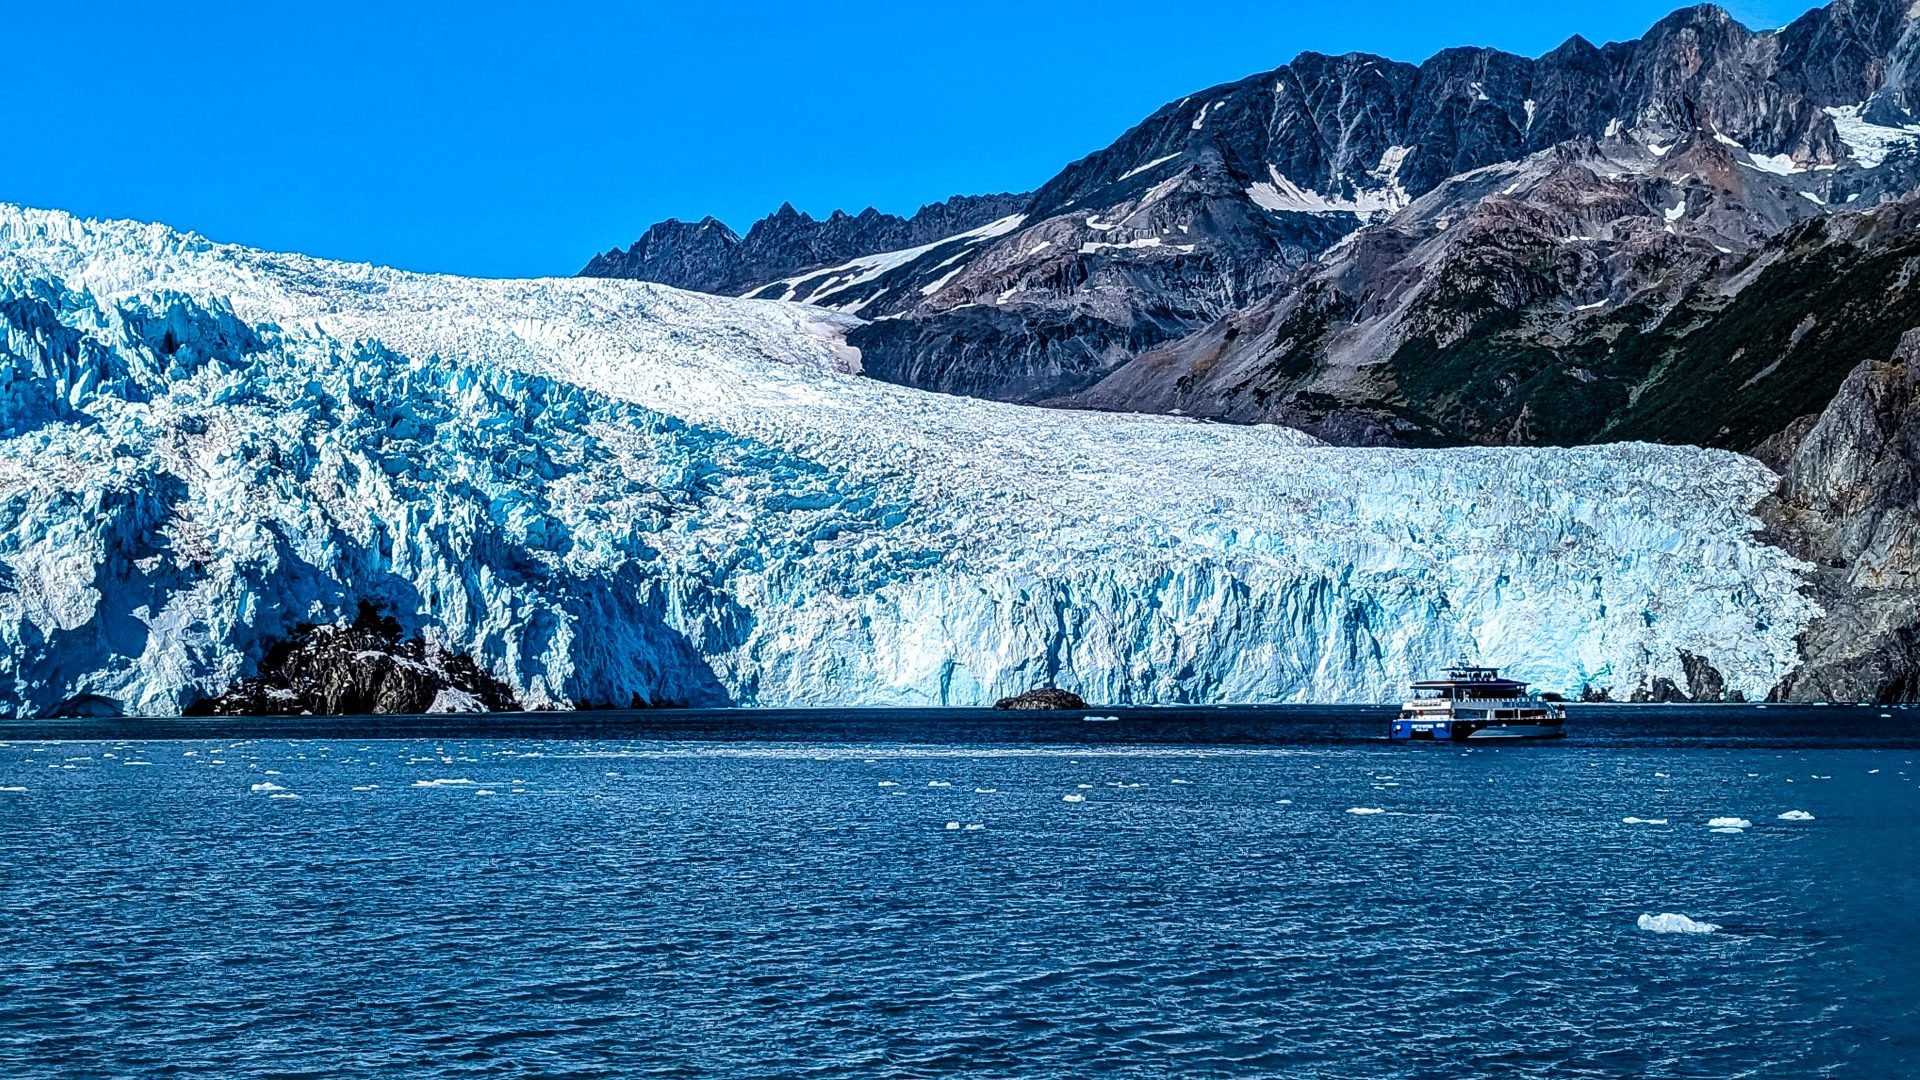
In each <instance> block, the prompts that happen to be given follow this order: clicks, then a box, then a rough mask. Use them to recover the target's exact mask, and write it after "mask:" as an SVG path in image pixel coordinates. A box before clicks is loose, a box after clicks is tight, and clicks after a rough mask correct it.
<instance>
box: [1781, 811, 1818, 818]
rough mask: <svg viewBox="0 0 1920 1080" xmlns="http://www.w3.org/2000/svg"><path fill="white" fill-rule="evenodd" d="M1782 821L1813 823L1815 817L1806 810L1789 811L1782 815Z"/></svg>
mask: <svg viewBox="0 0 1920 1080" xmlns="http://www.w3.org/2000/svg"><path fill="white" fill-rule="evenodd" d="M1780 820H1781V821H1812V820H1813V815H1812V814H1809V813H1807V812H1806V811H1805V810H1789V811H1787V812H1786V813H1784V814H1781V815H1780Z"/></svg>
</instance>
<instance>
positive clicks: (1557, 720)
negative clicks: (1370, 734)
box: [1387, 716, 1567, 742]
mask: <svg viewBox="0 0 1920 1080" xmlns="http://www.w3.org/2000/svg"><path fill="white" fill-rule="evenodd" d="M1566 725H1567V721H1566V719H1565V718H1564V717H1554V716H1548V717H1540V718H1538V719H1533V718H1528V719H1524V720H1445V719H1432V720H1419V719H1408V718H1405V717H1402V718H1400V719H1398V720H1395V721H1394V722H1393V725H1392V727H1391V728H1389V729H1388V732H1387V737H1388V738H1389V739H1392V740H1393V741H1395V742H1468V741H1472V742H1494V741H1496V740H1498V741H1506V742H1511V741H1515V740H1521V739H1559V738H1564V737H1565V736H1566V734H1567V730H1566Z"/></svg>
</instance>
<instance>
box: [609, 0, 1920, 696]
mask: <svg viewBox="0 0 1920 1080" xmlns="http://www.w3.org/2000/svg"><path fill="white" fill-rule="evenodd" d="M1916 15H1920V9H1916V8H1914V7H1913V6H1912V5H1910V4H1909V3H1907V2H1905V0H1898V2H1895V0H1835V2H1834V3H1832V4H1829V5H1828V6H1826V7H1823V8H1819V9H1816V10H1813V11H1810V12H1808V13H1807V14H1805V15H1804V16H1802V17H1801V18H1799V19H1797V20H1795V21H1794V22H1792V23H1791V24H1790V25H1788V26H1786V27H1783V28H1781V29H1779V30H1769V31H1756V30H1752V29H1749V28H1747V27H1745V26H1743V25H1741V24H1740V23H1739V22H1738V21H1737V20H1736V19H1734V18H1733V17H1732V16H1731V15H1729V14H1728V13H1727V12H1726V11H1724V10H1722V9H1720V8H1718V7H1713V6H1698V7H1691V8H1687V9H1684V10H1681V11H1677V12H1675V13H1674V14H1672V15H1670V16H1668V17H1667V18H1665V19H1662V20H1661V21H1659V22H1658V23H1656V24H1655V25H1654V26H1652V27H1651V28H1650V29H1649V30H1648V31H1647V33H1646V34H1644V35H1643V36H1642V37H1640V38H1639V39H1637V40H1634V41H1628V42H1614V43H1608V44H1605V45H1595V44H1592V43H1591V42H1589V41H1587V40H1585V39H1583V38H1579V37H1575V38H1573V39H1571V40H1569V41H1567V42H1566V43H1565V44H1563V45H1561V46H1560V47H1559V48H1556V49H1554V50H1553V51H1551V52H1549V53H1546V54H1545V55H1543V56H1540V57H1537V58H1533V57H1524V56H1517V55H1514V54H1511V53H1506V52H1502V51H1499V50H1494V49H1485V48H1470V47H1469V48H1453V49H1447V50H1445V51H1443V52H1440V53H1438V54H1437V55H1435V56H1433V57H1431V58H1430V59H1428V60H1426V61H1425V62H1423V63H1420V64H1411V63H1404V62H1399V61H1394V60H1390V59H1387V58H1384V57H1379V56H1371V55H1366V54H1360V53H1350V54H1347V55H1343V56H1326V55H1321V54H1318V53H1304V54H1301V55H1300V56H1298V57H1295V58H1294V59H1293V60H1292V61H1290V62H1288V63H1287V64H1285V65H1282V66H1281V67H1279V68H1276V69H1274V70H1273V71H1270V72H1266V73H1263V74H1260V75H1256V76H1253V77H1250V78H1246V79H1242V80H1240V81H1238V82H1233V83H1228V84H1224V85H1220V86H1216V87H1213V88H1210V89H1206V90H1203V91H1199V92H1196V93H1194V94H1191V95H1188V96H1186V97H1184V98H1182V99H1180V100H1178V101H1175V102H1172V103H1170V104H1168V105H1166V106H1165V107H1163V108H1161V109H1159V110H1157V111H1156V112H1154V113H1153V114H1152V115H1151V116H1149V117H1147V118H1146V119H1145V120H1143V121H1142V122H1141V123H1140V124H1138V125H1136V126H1135V127H1134V128H1132V129H1131V130H1129V131H1127V132H1126V133H1125V134H1123V135H1122V136H1121V137H1120V138H1119V139H1117V140H1116V141H1115V142H1114V143H1113V144H1112V145H1110V146H1108V147H1106V148H1104V149H1102V150H1099V151H1097V152H1095V153H1093V154H1090V155H1088V156H1087V157H1085V158H1083V159H1081V160H1079V161H1077V162H1073V163H1072V164H1070V165H1067V166H1066V167H1065V168H1064V169H1062V170H1061V171H1060V172H1059V173H1058V174H1057V175H1056V176H1054V177H1053V178H1052V179H1051V180H1049V181H1048V182H1047V183H1045V184H1043V185H1042V186H1041V187H1040V188H1039V189H1038V190H1036V191H1034V192H1032V193H1030V194H1029V195H1026V196H1021V197H1012V196H1004V195H1002V196H991V197H987V198H984V199H976V200H965V199H954V200H950V201H949V202H948V203H946V204H938V205H939V206H942V207H948V208H952V207H960V208H962V209H964V210H967V211H971V212H969V213H964V214H960V215H957V216H956V214H955V213H954V212H953V211H952V210H951V209H948V210H946V211H945V212H943V213H941V214H937V215H933V216H930V217H929V216H928V211H922V214H921V215H919V216H916V218H914V219H912V220H913V221H916V222H917V221H920V220H921V219H922V217H927V219H928V220H929V221H933V222H940V223H945V224H948V225H950V226H951V227H952V229H953V231H952V232H950V233H947V234H946V235H944V236H939V237H935V236H932V235H931V233H932V232H938V231H940V230H939V229H938V228H934V229H929V230H922V231H921V232H920V233H919V234H917V235H913V236H911V237H910V239H911V241H912V242H911V243H909V242H905V241H904V240H903V241H899V242H895V241H893V240H891V239H885V240H883V239H882V236H883V234H884V235H885V236H887V237H893V236H904V235H905V232H904V231H903V229H902V227H901V226H900V225H899V224H895V223H899V222H901V220H902V219H898V218H894V219H891V223H889V225H888V227H887V228H886V229H880V228H855V227H853V225H852V223H854V222H858V221H861V220H863V219H864V220H869V221H873V222H878V221H879V220H880V219H881V218H883V217H884V215H878V214H876V213H874V212H872V211H869V212H868V213H867V214H863V215H860V216H859V217H853V218H849V217H847V216H845V215H836V216H835V217H834V218H833V219H831V220H830V221H829V222H812V221H810V219H807V218H805V217H804V215H798V214H796V213H794V212H793V211H792V210H791V208H790V207H788V208H783V209H782V211H781V213H780V214H777V215H775V217H773V218H770V219H768V220H767V221H765V222H762V223H760V224H759V225H756V226H755V227H754V229H753V230H751V231H750V232H749V239H748V242H746V243H736V244H735V245H734V246H733V247H731V248H725V249H724V250H725V251H726V252H728V254H727V255H726V257H725V259H724V260H723V264H715V265H714V266H713V267H709V266H707V265H706V262H705V260H704V259H695V258H694V257H693V256H692V254H691V252H693V251H694V250H695V247H694V245H695V244H703V245H707V246H706V247H705V248H702V249H701V250H709V249H712V250H721V249H718V248H714V247H713V244H714V241H713V240H711V239H700V240H689V241H685V242H683V241H682V240H681V239H680V238H681V237H682V236H683V235H686V234H688V233H689V231H691V232H692V233H696V234H698V235H699V236H702V237H708V236H711V235H712V234H713V233H714V232H715V231H716V230H723V227H720V226H718V223H713V222H706V223H702V224H701V225H699V226H681V225H677V224H676V223H666V224H664V225H661V226H656V227H655V228H654V229H653V230H650V231H649V232H648V234H647V238H646V239H643V241H642V242H641V243H640V244H639V245H636V248H635V249H633V250H632V251H629V252H627V253H624V254H622V253H609V254H608V255H606V256H601V257H599V258H596V259H595V260H594V262H593V264H591V265H589V267H588V268H587V270H586V271H585V272H586V273H587V274H590V275H603V274H604V275H613V276H630V277H642V278H648V279H652V280H666V281H670V282H671V283H673V284H678V285H682V286H684V287H689V288H696V289H709V290H711V291H721V292H726V293H729V294H734V295H741V296H747V297H757V298H768V299H783V300H794V301H802V302H806V303H811V304H816V305H820V306H823V307H827V308H830V309H833V310H835V311H838V312H842V313H846V314H850V315H854V316H856V317H858V318H859V319H860V320H861V322H860V323H859V324H858V325H856V326H854V328H853V329H852V330H851V331H850V332H849V334H848V337H847V341H848V343H849V344H850V345H852V346H853V347H855V348H857V349H858V350H859V351H860V355H861V369H862V371H863V372H864V373H865V374H866V375H868V376H870V377H873V378H877V379H881V380H886V381H890V382H897V383H901V384H905V385H908V386H915V387H921V388H924V389H931V390H938V391H943V392H947V393H953V394H962V395H968V396H974V397H984V398H991V399H997V400H1005V401H1015V402H1027V403H1037V404H1046V405H1056V406H1068V407H1074V408H1083V409H1100V410H1110V411H1117V412H1157V413H1170V414H1183V415H1187V416H1193V417H1202V418H1209V419H1215V420H1222V421H1229V422H1236V423H1273V424H1280V425H1285V426H1288V427H1293V428H1298V429H1300V430H1303V431H1306V432H1309V433H1311V434H1313V435H1314V436H1316V437H1318V438H1321V439H1324V440H1327V441H1329V442H1332V443H1336V444H1345V445H1374V446H1408V447H1446V446H1469V445H1563V446H1571V445H1582V444H1589V443H1609V442H1618V441H1628V440H1644V441H1650V442H1661V443H1672V444H1688V445H1699V446H1710V447H1720V448H1726V449H1731V450H1735V451H1739V452H1742V453H1747V454H1751V455H1754V456H1756V457H1758V458H1760V459H1761V460H1762V461H1764V462H1766V463H1767V464H1768V465H1769V466H1771V467H1773V468H1776V469H1779V470H1782V471H1783V473H1784V475H1785V479H1784V480H1783V482H1782V490H1781V492H1780V495H1779V498H1778V499H1776V500H1775V501H1774V502H1773V503H1771V504H1770V505H1771V506H1772V507H1773V508H1774V509H1775V510H1776V511H1780V512H1779V513H1777V514H1776V516H1775V517H1773V518H1771V519H1770V521H1769V523H1770V526H1772V527H1775V528H1777V529H1779V530H1781V531H1780V534H1779V536H1780V541H1781V543H1783V544H1785V545H1787V546H1788V547H1790V548H1794V549H1796V550H1802V551H1806V552H1810V553H1814V554H1815V555H1816V556H1818V557H1817V558H1816V561H1819V560H1820V559H1821V558H1824V560H1825V563H1826V564H1832V563H1835V562H1839V563H1842V564H1845V566H1844V567H1836V566H1833V565H1827V566H1826V569H1827V570H1830V571H1831V570H1837V569H1844V570H1845V572H1843V573H1838V574H1837V575H1836V574H1831V573H1826V574H1824V576H1825V578H1828V579H1831V580H1830V581H1829V582H1828V587H1827V591H1826V593H1825V594H1824V595H1823V603H1824V604H1825V606H1826V607H1827V608H1828V610H1829V612H1830V615H1829V620H1828V624H1823V625H1830V626H1831V627H1849V628H1851V630H1850V631H1849V633H1852V634H1853V635H1854V636H1855V637H1858V636H1860V635H1862V634H1864V635H1865V638H1866V639H1870V641H1871V642H1872V644H1871V645H1867V644H1861V643H1859V642H1854V643H1853V644H1841V639H1842V638H1845V637H1847V636H1848V635H1847V634H1843V633H1840V632H1839V631H1837V630H1831V631H1829V632H1827V633H1826V636H1824V637H1823V636H1822V635H1821V633H1819V632H1813V633H1812V637H1810V639H1809V641H1810V642H1811V644H1809V645H1808V648H1809V649H1818V648H1827V649H1829V650H1830V651H1831V650H1839V652H1838V653H1835V654H1834V655H1839V654H1841V653H1844V654H1846V655H1848V656H1856V658H1857V657H1861V656H1871V657H1875V658H1877V659H1874V660H1873V661H1872V662H1871V663H1866V664H1865V666H1864V667H1859V665H1856V667H1857V668H1858V669H1859V670H1863V671H1864V670H1872V671H1877V672H1880V674H1881V675H1882V676H1884V677H1883V678H1879V681H1878V682H1876V683H1874V684H1873V685H1871V686H1867V685H1865V683H1866V682H1867V681H1870V680H1868V679H1867V676H1865V675H1862V676H1861V685H1860V686H1856V687H1854V688H1853V689H1855V690H1859V691H1860V692H1861V693H1862V694H1864V695H1865V696H1870V697H1871V696H1880V695H1883V694H1892V695H1895V696H1898V695H1900V694H1903V693H1909V694H1910V693H1911V685H1912V681H1913V679H1914V677H1915V676H1914V674H1913V672H1914V671H1915V670H1916V668H1915V666H1914V665H1913V663H1912V658H1913V654H1914V652H1915V646H1914V644H1913V642H1914V640H1915V638H1916V635H1920V593H1916V592H1912V591H1909V586H1910V585H1911V581H1910V572H1911V569H1913V567H1912V563H1913V562H1914V559H1913V554H1912V552H1913V550H1914V548H1915V546H1916V542H1915V538H1914V535H1913V533H1912V530H1911V529H1910V528H1908V527H1907V525H1906V524H1905V518H1904V517H1903V516H1901V515H1899V514H1895V515H1893V518H1891V519H1889V518H1887V516H1886V514H1885V511H1886V509H1887V507H1888V506H1891V505H1894V504H1897V503H1898V495H1899V493H1901V492H1903V491H1905V490H1906V489H1905V488H1903V487H1902V484H1904V483H1906V481H1905V480H1904V479H1901V477H1903V476H1906V475H1908V473H1903V472H1902V469H1903V468H1907V466H1904V465H1901V464H1900V462H1902V461H1907V462H1910V460H1911V458H1910V456H1909V457H1906V458H1903V457H1901V455H1903V454H1908V453H1909V451H1908V450H1907V449H1905V444H1903V443H1901V442H1900V440H1899V439H1898V438H1894V437H1893V436H1892V435H1886V436H1885V438H1878V437H1876V439H1870V440H1868V441H1869V442H1872V443H1873V446H1872V447H1871V448H1869V449H1862V448H1861V447H1859V446H1855V447H1854V448H1853V451H1851V452H1850V455H1842V456H1846V457H1849V460H1851V456H1856V455H1858V454H1866V455H1867V456H1868V457H1870V458H1872V460H1874V461H1875V462H1878V463H1879V464H1878V465H1875V466H1873V467H1866V466H1860V465H1859V463H1858V462H1857V461H1855V462H1854V463H1853V464H1852V465H1850V466H1848V468H1851V469H1853V470H1854V471H1855V472H1857V473H1859V474H1860V475H1859V477H1857V478H1856V479H1855V481H1854V482H1855V483H1856V486H1858V485H1860V484H1864V485H1867V486H1868V487H1869V488H1870V489H1871V490H1872V492H1873V494H1870V495H1861V494H1860V493H1859V492H1853V493H1851V494H1846V495H1842V496H1838V497H1832V498H1821V499H1813V500H1811V502H1808V501H1807V500H1806V498H1805V496H1806V493H1807V492H1809V491H1814V490H1827V489H1831V488H1832V487H1833V486H1834V485H1835V484H1836V483H1839V480H1838V479H1837V478H1836V477H1835V476H1834V475H1832V474H1831V471H1830V470H1832V469H1834V468H1836V467H1837V466H1835V464H1834V460H1835V459H1834V455H1833V453H1832V452H1831V445H1832V444H1831V443H1830V442H1829V443H1823V444H1822V445H1823V446H1827V447H1828V450H1827V451H1823V454H1824V455H1825V456H1822V455H1820V454H1816V455H1814V456H1813V457H1812V458H1809V457H1808V456H1807V454H1806V453H1805V452H1804V448H1803V447H1802V441H1803V440H1805V439H1806V438H1807V437H1808V433H1809V432H1810V431H1816V430H1817V431H1825V432H1828V434H1829V437H1831V436H1832V432H1833V431H1834V429H1835V426H1836V424H1838V423H1839V422H1838V421H1835V420H1833V417H1835V416H1851V417H1856V418H1858V417H1878V418H1879V419H1878V420H1877V421H1875V422H1876V423H1879V424H1880V425H1881V426H1882V427H1883V428H1885V429H1886V431H1888V432H1900V431H1904V430H1906V429H1905V427H1904V426H1903V425H1905V424H1906V423H1908V422H1909V421H1908V419H1903V418H1910V411H1907V410H1909V409H1910V406H1909V405H1908V404H1907V403H1901V402H1894V401H1893V400H1892V398H1889V397H1886V396H1885V395H1882V397H1881V398H1876V399H1875V400H1876V402H1877V404H1875V405H1873V406H1871V407H1869V406H1868V405H1866V404H1863V403H1862V401H1861V400H1859V394H1857V393H1852V392H1843V391H1847V388H1848V387H1854V388H1856V389H1857V388H1858V387H1860V386H1865V385H1875V386H1878V385H1883V384H1887V383H1886V379H1887V377H1886V376H1885V375H1884V372H1882V373H1881V374H1880V375H1875V374H1874V372H1875V371H1880V370H1881V369H1888V370H1901V371H1905V370H1908V369H1909V368H1910V365H1911V350H1910V349H1905V348H1904V347H1903V346H1902V342H1903V340H1906V337H1907V334H1908V331H1911V330H1914V329H1915V328H1920V289H1916V288H1914V287H1913V283H1912V278H1913V274H1914V271H1915V270H1916V268H1920V194H1916V189H1920V112H1917V110H1920V64H1917V63H1916V59H1917V58H1920V22H1916ZM930 209H933V208H930ZM756 234H758V235H760V236H761V237H762V240H761V242H760V244H759V245H757V246H753V247H752V251H751V253H750V254H749V253H748V251H747V249H748V247H749V246H750V245H752V242H753V237H754V236H755V235H756ZM725 235H727V236H731V234H730V233H727V234H725ZM783 236H785V237H791V238H792V239H791V240H790V241H784V242H776V238H779V237H783ZM823 237H831V238H832V241H831V242H828V243H823V242H820V238H823ZM769 245H772V246H769ZM635 252H638V255H637V256H636V255H635ZM735 253H737V254H735ZM694 263H698V264H700V265H698V266H697V267H691V268H690V265H691V264H694ZM673 274H678V275H680V276H678V277H672V276H670V275H673ZM702 275H704V276H702ZM1887 385H1904V384H1900V383H1899V382H1898V380H1895V381H1894V382H1893V383H1891V384H1887ZM1860 393H1864V391H1860ZM1895 396H1897V395H1895ZM1876 410H1877V411H1876ZM1863 422H1864V421H1863ZM1876 440H1877V441H1876ZM1843 471H1844V470H1843ZM1909 472H1910V469H1909ZM1796 493H1797V494H1796ZM1796 500H1797V501H1796ZM1787 506H1794V507H1798V508H1799V509H1798V510H1797V511H1796V512H1794V513H1786V512H1785V511H1784V510H1781V509H1780V508H1782V507H1787ZM1862 515H1866V517H1865V518H1863V517H1862ZM1868 519H1871V520H1868ZM1838 534H1847V535H1855V534H1861V535H1873V536H1876V537H1878V539H1877V540H1876V541H1875V542H1874V543H1873V544H1870V545H1866V546H1864V547H1860V546H1859V545H1856V544H1849V543H1838V546H1837V547H1836V546H1835V543H1836V541H1834V539H1833V538H1834V536H1836V535H1838ZM1856 539H1857V536H1856ZM1842 549H1845V550H1844V551H1843V550H1842ZM1859 560H1865V568H1864V569H1862V568H1861V567H1860V566H1856V565H1855V564H1856V562H1858V561H1859ZM1823 573H1824V572H1823ZM1865 613H1873V614H1871V615H1869V614H1865ZM1862 620H1864V621H1862ZM1816 629H1817V628H1816ZM1902 635H1904V636H1902ZM1816 639H1817V640H1816ZM1821 641H1824V642H1826V644H1825V645H1820V644H1819V642H1821ZM1903 657H1904V658H1905V659H1902V658H1903ZM1902 672H1904V673H1905V674H1901V673H1902ZM1902 679H1905V680H1907V681H1906V682H1905V683H1903V682H1902ZM1903 685H1905V686H1907V687H1909V689H1908V690H1906V691H1902V690H1900V689H1899V688H1900V687H1901V686H1903Z"/></svg>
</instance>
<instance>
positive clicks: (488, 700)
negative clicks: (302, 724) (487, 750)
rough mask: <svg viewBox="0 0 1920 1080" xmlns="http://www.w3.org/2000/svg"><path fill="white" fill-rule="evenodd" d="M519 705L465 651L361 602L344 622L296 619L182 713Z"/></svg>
mask: <svg viewBox="0 0 1920 1080" xmlns="http://www.w3.org/2000/svg"><path fill="white" fill-rule="evenodd" d="M518 708H520V704H519V703H518V702H517V701H515V700H514V697H513V692H512V690H511V689H509V688H508V687H507V686H506V685H505V684H504V683H502V682H500V681H499V680H498V679H495V678H494V677H493V676H491V675H489V674H487V673H486V672H484V671H481V670H480V668H479V667H478V666H477V665H475V664H474V662H473V659H472V658H471V657H469V656H465V655H454V654H448V653H445V652H442V651H441V650H440V649H438V648H437V647H435V646H434V645H432V644H431V643H429V642H427V641H425V640H423V639H421V638H420V637H417V636H415V637H411V638H407V637H403V636H402V633H401V629H400V624H399V623H398V622H396V621H395V620H394V619H393V618H392V617H391V616H387V615H382V614H381V613H380V611H379V609H378V608H376V607H374V606H373V605H372V604H369V603H366V602H364V601H363V602H362V603H361V605H360V614H359V616H358V617H357V618H356V619H355V620H354V621H353V622H352V623H351V624H343V625H336V626H314V625H311V624H308V625H303V626H300V627H299V628H297V629H296V630H295V631H294V634H293V636H292V637H291V638H289V639H287V640H285V641H281V642H278V643H276V644H274V645H273V646H272V647H271V648H269V649H268V650H267V653H266V655H265V656H264V657H262V658H261V660H260V664H259V671H258V674H256V675H255V676H254V677H253V678H250V679H244V680H242V681H240V682H239V683H237V684H235V685H234V686H233V687H232V688H231V689H229V690H228V691H227V692H226V693H224V694H221V695H219V696H218V697H214V698H208V699H205V700H202V701H200V702H198V703H196V704H194V705H192V706H190V707H189V708H188V709H187V710H186V711H187V715H189V716H303V715H309V714H311V715H315V716H341V715H371V714H384V713H437V712H502V711H508V710H514V709H518Z"/></svg>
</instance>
